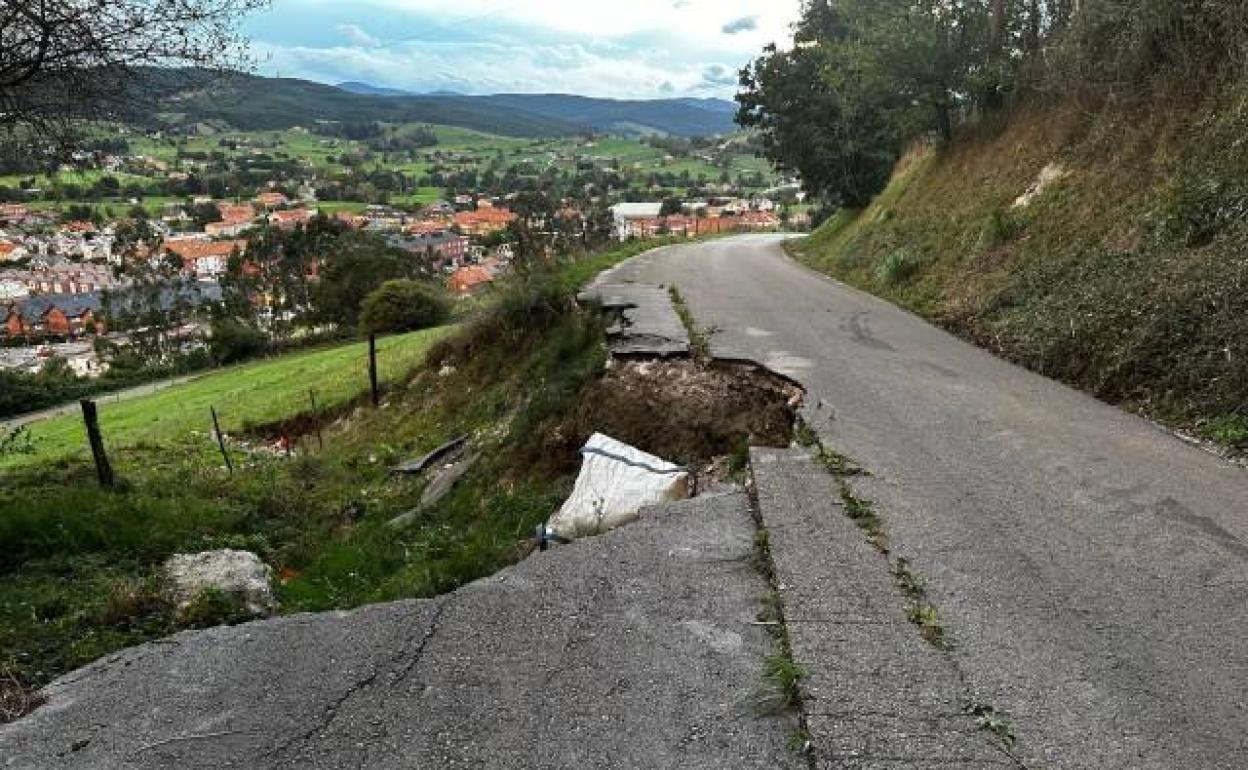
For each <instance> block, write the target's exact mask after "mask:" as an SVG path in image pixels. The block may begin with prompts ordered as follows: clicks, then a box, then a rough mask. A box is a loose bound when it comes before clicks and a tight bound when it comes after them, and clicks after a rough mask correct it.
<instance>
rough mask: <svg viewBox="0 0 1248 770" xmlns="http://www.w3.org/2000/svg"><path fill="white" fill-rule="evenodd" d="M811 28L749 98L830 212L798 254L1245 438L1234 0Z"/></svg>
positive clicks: (1242, 86)
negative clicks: (816, 150)
mask: <svg viewBox="0 0 1248 770" xmlns="http://www.w3.org/2000/svg"><path fill="white" fill-rule="evenodd" d="M797 38H798V40H797V43H798V44H797V45H796V46H795V47H794V48H793V49H792V50H791V51H772V52H768V53H767V54H766V55H765V56H764V57H763V58H761V59H760V60H759V61H758V62H757V63H756V64H755V65H754V66H753V67H752V68H750V70H749V71H748V72H747V77H746V80H745V87H744V89H743V93H742V96H741V97H740V99H741V101H742V104H743V109H742V116H743V119H745V120H746V121H747V122H749V123H751V124H752V125H756V126H757V127H758V128H759V129H760V130H761V131H762V132H763V133H764V136H765V137H766V145H767V147H768V153H769V155H771V157H772V158H773V159H774V160H775V161H776V162H777V163H779V164H781V165H782V166H787V167H790V168H794V169H795V170H799V171H801V172H802V173H803V176H804V177H805V179H806V181H807V185H808V187H811V188H812V192H814V193H816V194H818V195H819V196H820V197H821V198H822V200H823V201H824V203H825V206H826V210H827V211H828V212H829V214H830V218H829V219H828V220H827V221H826V222H824V223H823V225H822V226H821V227H819V228H818V230H817V231H816V232H815V233H814V234H813V235H812V236H811V237H810V238H808V239H806V240H805V241H804V242H800V243H796V244H794V245H793V246H792V248H793V252H794V254H795V255H796V256H797V257H798V258H800V259H801V260H803V261H804V262H806V263H807V264H809V265H811V266H812V267H814V268H816V269H819V270H822V271H825V272H827V273H829V274H831V275H834V276H836V277H838V278H840V279H842V280H845V281H847V282H848V283H851V284H853V285H855V286H858V287H860V288H863V289H865V290H867V291H870V292H873V293H876V294H878V295H880V296H883V297H885V298H887V299H890V300H892V301H894V302H896V303H898V304H900V305H903V306H905V307H907V308H910V309H912V310H914V311H916V312H918V313H920V314H922V315H924V316H926V317H927V318H929V319H932V320H934V321H936V322H938V323H940V324H942V325H944V326H945V327H947V328H949V329H951V330H953V331H954V332H956V333H958V334H960V335H962V336H964V337H966V338H968V339H971V340H973V341H975V342H977V343H979V344H981V345H983V346H985V347H988V348H989V349H991V350H993V351H995V352H997V353H998V354H1000V355H1002V356H1004V357H1006V358H1008V359H1010V360H1012V361H1015V362H1018V363H1020V364H1023V365H1025V366H1027V367H1030V368H1032V369H1034V370H1035V371H1038V372H1041V373H1043V374H1045V375H1048V376H1050V377H1054V378H1057V379H1061V380H1063V381H1065V382H1068V383H1070V384H1072V385H1075V386H1077V387H1079V388H1082V389H1084V390H1086V391H1087V392H1090V393H1092V394H1095V395H1096V396H1098V397H1100V398H1103V399H1105V400H1107V401H1110V402H1113V403H1116V404H1121V405H1123V406H1124V407H1126V408H1129V409H1132V410H1135V411H1138V412H1140V413H1142V414H1145V415H1147V416H1149V417H1152V418H1155V419H1159V420H1162V421H1165V422H1168V423H1171V424H1173V425H1176V426H1180V427H1184V428H1189V429H1192V430H1194V431H1196V432H1198V433H1200V434H1201V435H1203V436H1204V437H1206V438H1208V439H1212V440H1214V441H1217V442H1219V443H1221V444H1223V445H1226V446H1230V447H1236V448H1238V449H1241V450H1242V449H1248V291H1246V289H1248V252H1245V249H1244V247H1243V244H1244V243H1245V238H1246V236H1248V153H1245V152H1244V146H1243V145H1244V137H1245V136H1248V76H1246V75H1245V72H1246V71H1248V69H1246V67H1248V10H1245V8H1244V6H1243V5H1242V4H1233V3H1202V2H1198V1H1197V0H1179V1H1178V2H1174V1H1172V0H1166V2H1162V1H1161V0H1096V2H1093V1H1091V0H1089V2H1086V3H1068V2H1058V1H1057V0H1054V1H1053V2H1047V1H1042V0H1036V2H1027V3H995V2H993V3H990V2H984V3H964V4H957V6H956V7H954V8H952V9H951V8H949V7H947V6H946V4H941V3H912V4H902V3H878V4H863V3H830V2H826V1H820V2H812V3H810V4H809V5H808V7H807V8H806V12H805V14H804V18H803V21H802V24H801V25H799V28H798V31H797ZM803 74H804V75H805V76H804V77H799V76H803ZM798 96H801V97H802V98H797V97H798ZM812 147H814V148H816V149H819V150H820V151H819V152H814V153H812V152H811V151H810V148H812Z"/></svg>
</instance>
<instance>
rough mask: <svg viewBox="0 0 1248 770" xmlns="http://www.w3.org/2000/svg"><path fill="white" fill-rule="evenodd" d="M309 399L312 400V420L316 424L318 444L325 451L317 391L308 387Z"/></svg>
mask: <svg viewBox="0 0 1248 770" xmlns="http://www.w3.org/2000/svg"><path fill="white" fill-rule="evenodd" d="M308 399H309V400H310V401H311V402H312V420H313V422H314V423H315V424H316V444H317V446H319V447H320V448H321V451H322V452H323V451H325V436H324V435H323V434H322V433H321V413H320V411H319V410H318V409H317V408H316V391H315V390H312V389H311V388H309V389H308Z"/></svg>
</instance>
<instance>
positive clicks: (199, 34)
mask: <svg viewBox="0 0 1248 770" xmlns="http://www.w3.org/2000/svg"><path fill="white" fill-rule="evenodd" d="M267 4H268V0H0V127H5V128H13V127H17V126H24V127H33V130H34V132H35V135H36V136H40V137H47V136H49V135H51V134H52V132H53V131H54V130H56V129H60V128H63V127H64V126H66V125H68V122H69V121H73V120H75V119H81V118H94V117H101V116H108V115H112V114H116V113H118V112H119V111H120V110H122V109H124V108H126V107H127V106H133V105H134V103H135V101H136V100H138V99H140V95H139V91H140V90H144V89H140V88H138V87H136V82H135V80H136V75H137V74H138V73H139V72H140V71H141V70H143V69H144V68H152V70H154V71H158V72H162V73H164V74H168V73H169V72H170V71H171V70H172V68H175V67H194V68H198V69H200V70H227V69H234V68H237V67H239V66H240V65H243V64H244V63H245V60H246V51H245V45H244V43H245V41H244V39H243V38H242V36H241V35H240V33H239V31H238V22H239V21H240V20H241V19H242V18H243V16H244V15H246V14H247V13H248V12H250V11H252V10H255V9H257V8H260V7H263V6H265V5H267Z"/></svg>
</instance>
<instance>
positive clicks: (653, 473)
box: [547, 433, 689, 538]
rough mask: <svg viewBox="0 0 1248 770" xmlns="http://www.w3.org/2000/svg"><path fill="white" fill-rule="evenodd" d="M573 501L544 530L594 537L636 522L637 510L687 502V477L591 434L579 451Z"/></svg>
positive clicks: (650, 457) (668, 465)
mask: <svg viewBox="0 0 1248 770" xmlns="http://www.w3.org/2000/svg"><path fill="white" fill-rule="evenodd" d="M581 456H582V457H583V458H584V460H583V463H582V465H581V474H580V476H579V477H578V478H577V480H576V487H575V488H574V489H573V490H572V496H571V497H569V498H568V500H567V502H565V503H564V504H563V507H562V508H560V509H559V512H558V513H556V514H555V515H554V516H553V517H551V519H550V521H549V522H548V523H547V529H549V530H550V531H552V532H554V533H556V534H558V535H560V536H562V537H565V538H575V537H585V536H588V535H598V534H601V533H603V532H606V531H608V530H611V529H615V528H616V527H619V526H621V525H623V524H627V523H629V522H631V521H635V520H636V519H637V517H638V515H639V513H640V511H641V509H642V508H645V507H647V506H652V505H657V504H659V503H663V502H672V501H676V500H685V499H687V498H688V497H689V472H688V471H687V470H686V469H684V468H681V467H680V466H678V465H673V464H672V463H669V462H666V461H665V460H662V459H660V458H658V457H655V456H654V455H650V454H646V453H645V452H642V451H641V450H640V449H637V448H635V447H631V446H629V445H627V444H624V443H622V442H619V441H616V440H615V439H613V438H610V437H608V436H604V435H602V434H601V433H596V434H594V435H593V437H591V438H590V439H589V442H588V443H587V444H585V448H584V449H582V450H581Z"/></svg>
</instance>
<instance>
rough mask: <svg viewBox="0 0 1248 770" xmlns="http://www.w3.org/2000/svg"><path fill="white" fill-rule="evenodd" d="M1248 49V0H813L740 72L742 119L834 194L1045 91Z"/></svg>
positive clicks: (1104, 87) (810, 183)
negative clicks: (915, 143) (785, 41)
mask: <svg viewBox="0 0 1248 770" xmlns="http://www.w3.org/2000/svg"><path fill="white" fill-rule="evenodd" d="M1246 62H1248V3H1242V2H1237V3H1231V2H1219V1H1217V0H806V2H805V3H804V6H803V11H802V17H801V21H800V22H799V23H798V24H797V26H796V28H795V31H794V41H793V45H792V46H791V47H790V48H787V49H782V48H779V47H777V46H771V47H769V48H767V49H766V50H765V51H764V52H763V55H762V56H761V57H760V58H759V59H758V60H756V61H755V62H754V63H752V64H751V65H750V66H748V67H747V68H746V69H745V70H743V71H742V73H741V89H740V92H739V94H738V96H737V101H738V102H739V105H740V109H739V111H738V117H737V119H738V122H739V123H741V124H742V125H744V126H746V127H750V128H755V129H758V131H759V132H760V134H761V140H762V151H763V154H764V155H766V156H767V157H768V158H769V159H771V160H772V161H773V162H774V163H775V164H776V165H778V166H779V167H780V168H781V169H783V170H786V171H789V172H792V173H795V174H798V175H800V176H801V178H802V179H803V182H804V184H805V186H806V189H807V191H808V192H810V193H812V194H815V195H818V196H820V197H822V198H823V199H824V200H825V201H827V202H828V203H830V204H831V205H833V206H849V207H860V206H862V205H865V204H866V203H867V202H868V201H869V200H870V199H871V197H872V196H873V195H874V194H875V193H877V192H879V190H880V189H882V188H883V186H884V184H885V183H886V182H887V180H888V175H889V172H890V170H891V167H892V165H893V163H894V162H895V160H896V158H897V156H898V153H899V151H900V149H901V147H902V146H903V144H904V143H905V142H906V141H908V140H912V139H915V138H918V137H923V136H931V137H933V138H936V139H942V140H947V139H949V138H950V137H951V136H952V135H953V133H954V131H955V130H956V129H957V128H958V126H959V125H960V124H963V123H966V122H968V121H973V120H976V119H979V118H981V117H982V116H983V115H985V114H988V113H990V112H992V111H994V110H998V109H1000V108H1002V107H1003V106H1006V105H1008V104H1009V103H1011V102H1012V101H1016V100H1018V99H1021V98H1025V97H1026V96H1027V95H1028V94H1029V93H1033V92H1040V91H1052V92H1060V93H1063V94H1069V93H1072V92H1074V93H1083V94H1090V95H1092V96H1094V97H1103V98H1107V97H1111V96H1112V97H1114V98H1128V97H1131V96H1134V95H1137V94H1145V95H1146V94H1147V88H1148V85H1149V84H1150V83H1152V82H1155V81H1158V80H1167V79H1168V80H1170V81H1178V82H1188V81H1189V80H1190V81H1193V82H1197V83H1199V82H1206V81H1210V80H1214V79H1216V78H1217V76H1218V75H1220V74H1222V73H1223V72H1225V71H1228V69H1229V70H1230V71H1233V72H1239V71H1241V70H1242V67H1243V65H1244V64H1245V63H1246Z"/></svg>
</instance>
